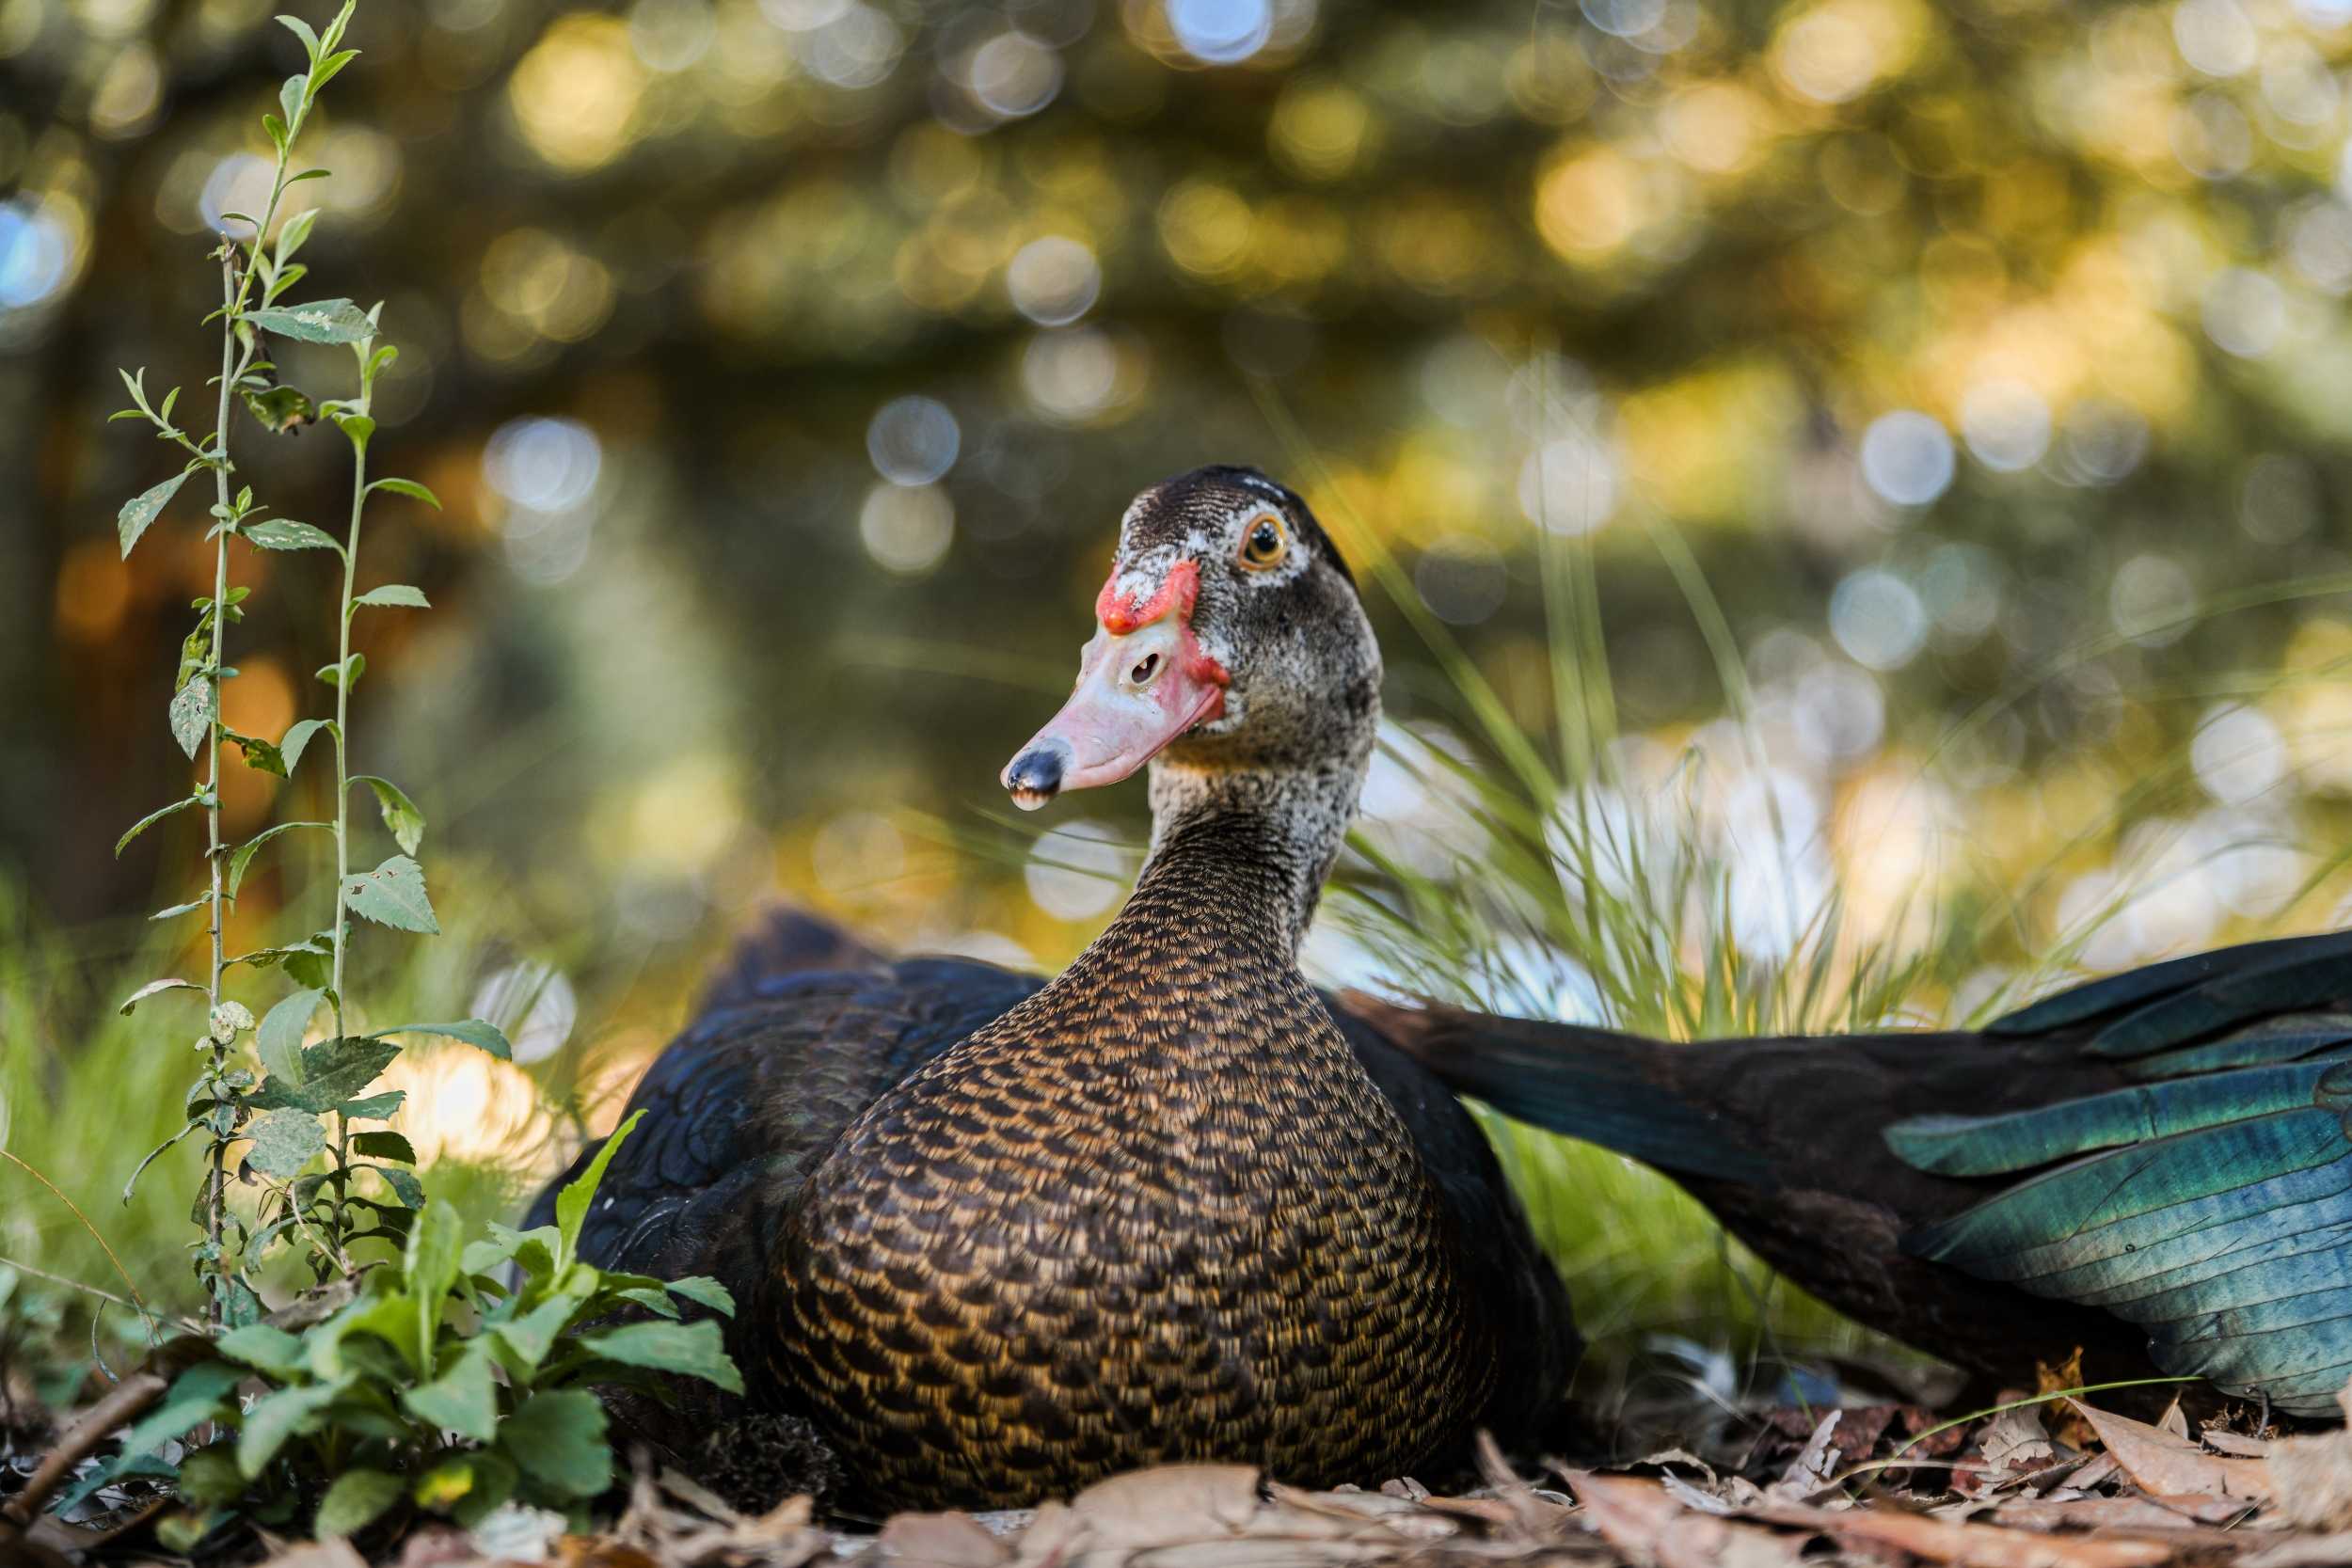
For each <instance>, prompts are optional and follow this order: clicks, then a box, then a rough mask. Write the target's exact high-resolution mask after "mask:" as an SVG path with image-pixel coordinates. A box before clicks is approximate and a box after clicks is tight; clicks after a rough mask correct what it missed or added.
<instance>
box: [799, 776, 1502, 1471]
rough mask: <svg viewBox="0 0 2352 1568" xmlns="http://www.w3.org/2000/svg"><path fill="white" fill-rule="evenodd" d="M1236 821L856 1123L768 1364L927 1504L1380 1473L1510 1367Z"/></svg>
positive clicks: (1219, 825)
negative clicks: (1258, 1472)
mask: <svg viewBox="0 0 2352 1568" xmlns="http://www.w3.org/2000/svg"><path fill="white" fill-rule="evenodd" d="M1277 875H1278V874H1277V873H1276V872H1274V871H1273V870H1272V869H1270V868H1269V867H1268V865H1267V864H1266V849H1265V847H1264V846H1263V845H1260V844H1257V843H1254V842H1252V838H1251V835H1250V832H1249V825H1248V823H1246V822H1238V821H1236V820H1234V819H1232V818H1211V819H1209V820H1206V821H1203V822H1200V823H1199V824H1197V825H1195V826H1193V827H1191V828H1188V829H1187V830H1185V831H1184V832H1182V833H1181V834H1180V835H1179V836H1178V837H1176V838H1174V839H1172V840H1170V841H1169V842H1168V844H1167V845H1166V846H1165V847H1164V848H1163V851H1162V853H1161V854H1160V855H1159V857H1158V858H1157V859H1155V861H1154V862H1153V864H1152V870H1151V872H1150V874H1149V875H1148V876H1147V877H1146V878H1145V879H1144V880H1143V883H1142V885H1141V886H1139V887H1138V888H1137V889H1136V895H1135V897H1134V898H1133V899H1132V900H1131V901H1130V902H1129V904H1128V906H1127V908H1126V910H1125V911H1123V912H1122V913H1121V915H1120V918H1119V920H1118V922H1117V923H1116V924H1115V925H1114V926H1113V927H1112V928H1111V930H1110V932H1109V933H1107V934H1106V936H1105V937H1104V940H1103V941H1101V942H1097V943H1096V944H1095V945H1094V946H1093V947H1091V948H1089V950H1088V952H1087V953H1086V955H1085V957H1084V958H1081V959H1079V961H1078V962H1077V963H1076V964H1075V965H1074V966H1073V968H1072V969H1071V970H1070V971H1069V972H1068V973H1067V974H1064V975H1063V976H1062V977H1061V978H1060V979H1058V980H1057V981H1056V982H1055V983H1054V984H1053V985H1052V986H1049V987H1048V988H1047V989H1046V990H1042V991H1041V992H1039V993H1038V994H1037V995H1036V996H1035V997H1033V998H1031V999H1030V1000H1029V1001H1028V1002H1025V1003H1024V1004H1022V1005H1021V1006H1018V1007H1015V1008H1014V1009H1013V1010H1012V1011H1011V1012H1009V1013H1008V1014H1006V1015H1005V1016H1004V1017H1003V1018H1002V1019H999V1020H998V1021H997V1022H994V1023H993V1024H991V1025H989V1026H988V1027H986V1028H984V1029H982V1030H981V1031H979V1032H978V1033H977V1034H976V1035H974V1036H973V1037H971V1038H969V1039H967V1040H965V1041H964V1042H963V1043H962V1044H961V1045H959V1046H957V1047H956V1048H955V1049H953V1050H951V1051H949V1052H948V1053H946V1054H945V1055H944V1056H942V1057H940V1058H939V1059H938V1060H937V1061H935V1062H933V1063H931V1064H930V1066H929V1067H926V1068H924V1069H921V1070H920V1071H918V1072H916V1073H915V1074H914V1076H913V1077H911V1078H910V1079H908V1080H907V1082H906V1083H904V1084H902V1085H899V1086H898V1088H896V1089H894V1090H893V1091H892V1092H891V1093H890V1094H888V1095H886V1096H884V1097H883V1098H882V1100H881V1101H879V1102H877V1103H876V1104H875V1105H874V1106H873V1107H872V1108H871V1109H869V1110H868V1111H866V1114H865V1115H864V1116H862V1117H859V1118H858V1119H857V1121H856V1122H855V1123H853V1124H852V1125H851V1126H850V1130H849V1131H848V1132H846V1133H845V1134H844V1135H843V1137H842V1139H841V1142H840V1143H839V1144H838V1145H837V1146H836V1147H835V1148H834V1153H833V1156H832V1157H831V1158H830V1159H829V1160H828V1161H827V1162H826V1163H825V1164H824V1165H823V1166H822V1167H820V1168H819V1169H818V1172H817V1173H816V1175H815V1177H814V1179H813V1180H811V1181H810V1182H809V1183H808V1185H807V1187H806V1188H804V1189H803V1195H802V1197H801V1200H800V1201H799V1202H798V1203H797V1204H796V1205H795V1207H794V1209H793V1212H792V1214H791V1217H790V1219H789V1221H788V1222H787V1229H786V1243H785V1245H784V1247H783V1248H782V1250H781V1251H780V1253H779V1255H778V1267H779V1275H780V1278H779V1285H778V1294H779V1297H780V1301H781V1303H782V1304H783V1305H784V1306H785V1308H786V1310H785V1312H784V1313H783V1314H782V1316H783V1320H784V1321H785V1322H787V1323H789V1324H790V1329H791V1332H790V1333H789V1335H787V1338H785V1339H783V1340H782V1341H779V1342H778V1344H777V1346H776V1349H777V1351H778V1352H779V1353H780V1354H776V1355H775V1357H774V1358H773V1360H772V1362H771V1375H772V1376H774V1377H775V1378H776V1379H777V1381H778V1383H779V1384H780V1385H782V1386H786V1387H787V1388H789V1389H790V1390H791V1391H792V1392H793V1393H795V1394H797V1395H798V1396H800V1397H801V1398H802V1399H803V1400H805V1401H806V1402H808V1404H809V1405H810V1407H811V1408H813V1409H814V1410H816V1411H817V1412H818V1419H819V1421H820V1424H822V1425H824V1426H825V1427H826V1428H827V1429H828V1430H829V1431H831V1432H833V1433H839V1434H852V1435H847V1436H846V1437H845V1436H836V1438H835V1441H836V1442H842V1441H847V1442H850V1443H854V1444H855V1445H857V1446H858V1447H859V1448H860V1449H862V1450H863V1453H862V1455H861V1457H862V1458H863V1459H864V1460H865V1464H864V1465H863V1469H864V1472H865V1478H866V1480H867V1481H868V1482H870V1483H871V1484H872V1485H873V1486H875V1487H876V1488H877V1489H879V1490H881V1491H882V1492H884V1493H886V1494H888V1495H889V1496H890V1497H894V1498H896V1499H898V1500H899V1501H902V1502H912V1503H920V1504H924V1505H929V1506H951V1505H959V1504H969V1503H977V1502H984V1501H987V1500H989V1499H993V1498H998V1497H1007V1496H1042V1495H1050V1494H1054V1493H1058V1492H1066V1491H1068V1490H1071V1489H1073V1488H1074V1487H1078V1486H1082V1485H1084V1484H1086V1483H1087V1482H1088V1481H1093V1480H1096V1479H1099V1478H1100V1477H1102V1476H1104V1475H1105V1474H1108V1473H1110V1472H1111V1471H1113V1470H1115V1469H1119V1468H1122V1467H1125V1466H1129V1465H1138V1464H1148V1463H1154V1462H1158V1461H1163V1460H1178V1459H1206V1458H1216V1459H1226V1460H1247V1461H1253V1462H1256V1463H1260V1464H1263V1465H1265V1466H1266V1467H1267V1468H1268V1469H1270V1470H1271V1471H1273V1472H1274V1473H1276V1474H1279V1475H1281V1476H1284V1477H1286V1478H1292V1479H1295V1480H1297V1481H1302V1482H1307V1483H1327V1482H1334V1481H1344V1480H1351V1479H1354V1480H1363V1479H1371V1480H1378V1479H1381V1478H1385V1477H1387V1476H1390V1475H1392V1474H1395V1473H1397V1472H1399V1471H1400V1470H1402V1469H1405V1468H1406V1467H1409V1466H1411V1465H1414V1464H1416V1463H1418V1462H1420V1461H1421V1460H1422V1459H1424V1458H1426V1457H1428V1455H1429V1453H1430V1452H1431V1451H1432V1450H1433V1449H1436V1448H1438V1446H1440V1445H1441V1444H1442V1443H1443V1442H1444V1441H1446V1440H1447V1439H1449V1438H1454V1437H1457V1436H1459V1435H1460V1434H1461V1433H1462V1432H1463V1430H1464V1429H1465V1428H1466V1426H1467V1425H1468V1423H1469V1422H1470V1419H1471V1418H1473V1417H1474V1416H1476V1415H1477V1414H1478V1412H1479V1411H1480V1409H1481V1408H1482V1407H1483V1406H1484V1404H1485V1403H1486V1399H1487V1397H1488V1394H1489V1393H1490V1391H1491V1389H1492V1386H1493V1384H1494V1380H1495V1377H1496V1375H1497V1374H1496V1367H1497V1360H1498V1354H1499V1347H1498V1346H1497V1344H1496V1342H1495V1334H1494V1325H1493V1324H1492V1323H1489V1322H1488V1321H1487V1319H1486V1314H1485V1312H1484V1311H1483V1310H1482V1307H1481V1305H1480V1304H1478V1303H1474V1302H1472V1301H1471V1300H1470V1299H1469V1293H1468V1291H1467V1290H1466V1289H1465V1285H1464V1276H1465V1270H1464V1267H1463V1260H1462V1247H1463V1238H1461V1237H1459V1236H1458V1235H1456V1234H1454V1229H1453V1227H1452V1226H1451V1225H1450V1224H1449V1223H1448V1217H1447V1215H1446V1214H1445V1212H1444V1211H1443V1208H1442V1206H1441V1204H1440V1203H1439V1201H1438V1195H1437V1192H1436V1190H1435V1188H1434V1187H1433V1185H1432V1183H1431V1181H1430V1178H1429V1176H1428V1174H1427V1173H1426V1171H1425V1170H1424V1169H1423V1168H1422V1162H1421V1160H1420V1158H1419V1157H1418V1155H1417V1154H1416V1152H1415V1149H1414V1147H1413V1144H1412V1141H1411V1139H1410V1138H1409V1137H1408V1136H1407V1135H1406V1130H1405V1127H1404V1125H1403V1124H1402V1123H1401V1122H1400V1121H1399V1120H1398V1119H1397V1117H1396V1115H1395V1113H1394V1112H1393V1111H1391V1108H1390V1106H1389V1104H1388V1102H1387V1101H1385V1100H1384V1099H1383V1098H1382V1097H1381V1095H1380V1093H1379V1091H1378V1090H1377V1089H1375V1087H1374V1085H1373V1083H1372V1080H1371V1079H1370V1078H1369V1077H1368V1076H1367V1075H1366V1074H1365V1072H1364V1069H1362V1067H1360V1066H1359V1064H1358V1062H1357V1060H1356V1056H1355V1053H1354V1052H1353V1051H1351V1050H1350V1049H1349V1047H1348V1045H1347V1043H1346V1041H1344V1040H1343V1039H1342V1038H1341V1037H1340V1034H1339V1031H1338V1030H1337V1029H1336V1028H1335V1027H1334V1026H1333V1025H1332V1023H1331V1021H1330V1018H1329V1016H1328V1015H1327V1013H1326V1012H1325V1010H1324V1008H1323V1006H1322V1005H1321V1003H1320V1001H1319V1000H1318V999H1317V998H1316V996H1315V995H1314V993H1313V992H1312V991H1311V990H1310V989H1309V988H1308V987H1307V985H1306V983H1305V982H1304V981H1303V980H1301V979H1300V978H1299V976H1298V974H1297V972H1296V970H1295V969H1294V968H1293V967H1292V965H1291V961H1290V954H1289V950H1288V949H1289V936H1288V933H1287V932H1286V931H1285V930H1284V929H1283V928H1282V927H1281V926H1280V924H1279V916H1278V913H1277V911H1278V910H1279V899H1280V897H1281V895H1282V889H1281V887H1280V885H1279V881H1278V880H1277Z"/></svg>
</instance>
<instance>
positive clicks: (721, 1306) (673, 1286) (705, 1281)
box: [667, 1274, 735, 1318]
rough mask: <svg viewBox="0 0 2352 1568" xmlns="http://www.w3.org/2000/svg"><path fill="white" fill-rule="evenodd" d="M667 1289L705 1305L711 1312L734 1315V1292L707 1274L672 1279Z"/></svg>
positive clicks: (697, 1304)
mask: <svg viewBox="0 0 2352 1568" xmlns="http://www.w3.org/2000/svg"><path fill="white" fill-rule="evenodd" d="M667 1289H668V1291H669V1292H670V1293H671V1294H672V1295H674V1296H683V1297H684V1298H685V1299H687V1300H688V1301H691V1302H692V1303H694V1304H695V1305H696V1306H698V1307H709V1308H710V1309H711V1310H712V1311H713V1312H721V1313H724V1314H725V1315H726V1316H728V1317H730V1318H732V1317H734V1316H735V1292H734V1291H730V1290H728V1289H727V1288H726V1287H725V1286H723V1285H722V1284H720V1283H719V1282H718V1281H717V1280H715V1279H713V1278H711V1277H710V1276H709V1275H701V1274H695V1275H687V1276H686V1277H685V1278H684V1279H673V1280H671V1281H670V1282H669V1285H668V1286H667Z"/></svg>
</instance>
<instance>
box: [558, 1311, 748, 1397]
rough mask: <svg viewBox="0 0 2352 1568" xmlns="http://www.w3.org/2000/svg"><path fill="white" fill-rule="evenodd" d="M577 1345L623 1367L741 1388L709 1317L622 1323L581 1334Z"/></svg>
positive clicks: (730, 1388) (722, 1336)
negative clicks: (670, 1373)
mask: <svg viewBox="0 0 2352 1568" xmlns="http://www.w3.org/2000/svg"><path fill="white" fill-rule="evenodd" d="M580 1349H582V1350H584V1351H587V1352H588V1353H589V1354H592V1355H596V1356H600V1357H602V1358H603V1359H604V1360H607V1361H618V1362H619V1363H621V1365H623V1366H625V1367H644V1368H648V1369H650V1370H654V1371H657V1372H676V1373H678V1374H679V1375H680V1376H682V1377H698V1378H701V1379H702V1380H703V1381H704V1382H705V1383H710V1384H716V1385H717V1386H720V1387H722V1388H723V1389H725V1390H726V1391H727V1392H728V1393H730V1394H739V1393H741V1392H742V1391H743V1374H742V1373H741V1372H739V1371H738V1370H736V1367H735V1363H734V1361H733V1360H732V1359H730V1358H729V1357H728V1355H727V1350H726V1336H725V1334H724V1332H723V1330H721V1328H720V1327H719V1324H718V1321H717V1320H716V1319H713V1318H703V1319H700V1320H698V1321H696V1322H694V1323H624V1324H623V1325H622V1326H621V1327H619V1328H614V1329H608V1330H606V1331H605V1332H604V1333H602V1334H591V1335H588V1336H586V1337H584V1338H581V1340H580Z"/></svg>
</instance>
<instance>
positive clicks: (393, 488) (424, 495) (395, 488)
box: [368, 349, 441, 512]
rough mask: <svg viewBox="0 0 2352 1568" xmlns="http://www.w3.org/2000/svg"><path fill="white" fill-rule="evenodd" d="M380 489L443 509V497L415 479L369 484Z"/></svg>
mask: <svg viewBox="0 0 2352 1568" xmlns="http://www.w3.org/2000/svg"><path fill="white" fill-rule="evenodd" d="M376 352H377V353H379V354H381V353H384V352H387V350H385V349H379V350H377V351H376ZM378 490H389V491H390V492H391V493H392V494H393V495H395V496H408V497H411V498H413V499H417V500H421V501H422V502H424V504H425V505H427V506H429V507H431V508H432V509H433V510H434V511H436V512H438V511H439V510H441V498H440V497H438V496H437V495H435V494H434V493H433V492H432V491H430V490H428V489H426V488H425V487H424V486H423V485H421V484H419V483H417V482H416V481H415V480H413V479H379V480H377V481H376V482H375V483H373V484H371V485H369V486H368V491H369V493H370V494H373V493H374V492H375V491H378Z"/></svg>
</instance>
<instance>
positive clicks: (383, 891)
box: [343, 855, 441, 936]
mask: <svg viewBox="0 0 2352 1568" xmlns="http://www.w3.org/2000/svg"><path fill="white" fill-rule="evenodd" d="M343 896H344V898H345V899H346V900H347V901H348V902H349V904H350V906H351V911H352V913H354V914H358V915H364V916H366V917H367V918H368V919H370V920H373V921H374V922H375V923H376V924H377V925H379V926H389V927H392V928H393V929H394V930H396V931H420V932H422V933H424V934H425V935H427V936H437V935H439V934H440V930H441V923H440V922H439V921H437V920H436V919H434V917H433V901H432V900H431V899H430V898H428V897H427V896H426V895H425V891H424V868H423V867H422V866H421V865H419V864H418V863H416V862H415V861H412V860H410V859H409V858H408V857H407V856H405V855H394V856H393V857H392V858H391V859H390V860H388V861H386V862H385V863H383V864H382V865H379V866H377V867H376V868H375V869H374V870H373V871H364V872H361V873H360V874H359V875H358V876H357V877H354V878H352V879H350V880H349V881H347V882H345V883H344V884H343Z"/></svg>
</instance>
